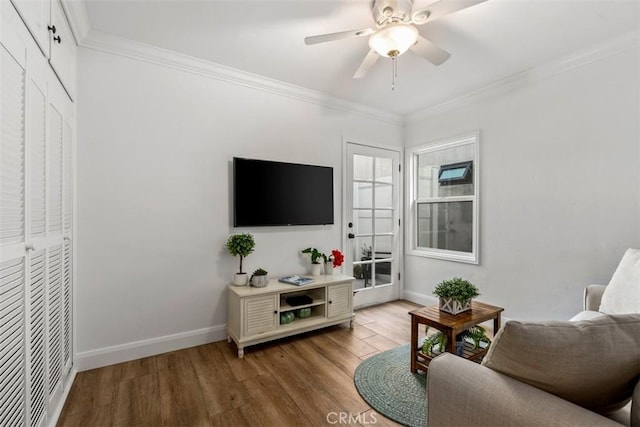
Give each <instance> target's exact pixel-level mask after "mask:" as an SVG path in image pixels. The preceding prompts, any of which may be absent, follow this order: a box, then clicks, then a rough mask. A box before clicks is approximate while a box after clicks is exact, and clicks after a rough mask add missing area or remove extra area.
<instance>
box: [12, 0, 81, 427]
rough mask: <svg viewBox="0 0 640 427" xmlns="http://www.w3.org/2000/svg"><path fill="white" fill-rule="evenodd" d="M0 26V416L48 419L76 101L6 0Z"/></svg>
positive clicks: (62, 353)
mask: <svg viewBox="0 0 640 427" xmlns="http://www.w3.org/2000/svg"><path fill="white" fill-rule="evenodd" d="M0 35H1V37H0V61H1V63H0V120H1V125H0V426H2V427H5V426H14V425H15V426H29V427H42V426H44V425H47V424H49V423H50V422H51V414H52V412H53V410H54V409H55V408H59V404H60V403H61V398H62V390H63V386H62V385H63V384H64V381H65V380H66V378H68V375H67V374H68V373H69V371H70V369H71V363H72V342H71V335H72V333H71V330H72V317H71V300H72V298H71V296H72V283H73V280H72V278H73V275H72V269H73V262H72V261H73V250H72V249H73V247H72V240H71V237H72V229H73V226H72V223H73V217H72V215H71V213H72V209H73V203H72V200H73V199H72V180H73V176H72V175H71V171H72V170H73V169H72V168H71V160H72V156H71V152H72V150H71V145H72V136H73V132H72V130H73V126H72V123H73V122H72V121H70V120H72V119H70V117H72V115H71V114H70V112H71V113H72V112H73V105H72V104H71V102H70V100H69V98H68V97H67V96H66V94H65V92H64V89H63V88H62V86H61V85H60V83H59V82H58V80H57V78H56V76H55V74H54V73H53V71H52V70H51V68H50V67H49V64H48V62H47V59H46V58H45V57H44V56H43V55H42V54H41V52H40V50H39V49H38V47H37V45H36V44H35V41H34V40H33V38H32V37H31V35H30V34H29V32H28V31H27V29H26V28H25V27H24V24H23V23H22V21H21V19H20V17H19V16H18V15H17V13H16V12H15V10H14V9H13V6H12V5H11V2H9V1H0ZM66 168H69V172H68V173H67V172H66V171H67V169H66ZM63 171H64V172H63ZM67 187H68V189H67Z"/></svg>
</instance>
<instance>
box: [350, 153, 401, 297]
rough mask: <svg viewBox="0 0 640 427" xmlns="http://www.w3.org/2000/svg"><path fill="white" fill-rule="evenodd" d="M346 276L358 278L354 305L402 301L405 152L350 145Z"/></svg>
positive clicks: (355, 286) (355, 283)
mask: <svg viewBox="0 0 640 427" xmlns="http://www.w3.org/2000/svg"><path fill="white" fill-rule="evenodd" d="M344 168H345V171H344V176H345V187H346V188H345V201H344V204H343V206H344V213H343V218H344V219H345V231H346V232H345V244H344V248H345V265H346V267H345V272H346V273H347V274H350V275H352V276H354V277H355V278H356V280H355V282H354V290H355V291H356V295H355V296H354V306H356V307H361V306H365V305H371V304H379V303H382V302H386V301H392V300H395V299H397V298H398V296H399V288H400V286H399V280H400V276H399V274H398V273H399V267H400V262H399V251H400V248H401V245H400V230H401V228H400V194H401V193H400V189H401V179H400V178H401V174H400V152H399V151H393V150H388V149H383V148H377V147H370V146H366V145H361V144H356V143H351V142H347V144H346V161H345V165H344Z"/></svg>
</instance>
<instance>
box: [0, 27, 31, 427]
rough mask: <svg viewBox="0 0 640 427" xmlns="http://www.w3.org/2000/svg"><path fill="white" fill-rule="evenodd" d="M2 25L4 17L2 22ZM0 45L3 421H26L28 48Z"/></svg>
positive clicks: (5, 423)
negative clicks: (21, 49)
mask: <svg viewBox="0 0 640 427" xmlns="http://www.w3.org/2000/svg"><path fill="white" fill-rule="evenodd" d="M2 23H3V24H4V19H3V22H2ZM2 36H3V39H2V40H3V43H2V45H0V94H1V96H0V98H1V100H0V120H1V123H2V126H1V127H0V425H1V426H21V425H23V424H24V423H25V417H26V414H25V404H24V402H25V372H24V360H25V336H24V334H25V306H24V289H25V208H26V207H25V113H24V112H25V106H26V102H25V101H26V99H25V94H26V89H25V82H26V71H25V63H26V59H25V58H26V52H25V51H20V49H16V50H12V51H10V50H9V49H11V48H12V47H13V46H12V45H11V44H10V43H12V41H13V40H11V39H10V38H8V37H6V36H5V30H4V28H3V32H2Z"/></svg>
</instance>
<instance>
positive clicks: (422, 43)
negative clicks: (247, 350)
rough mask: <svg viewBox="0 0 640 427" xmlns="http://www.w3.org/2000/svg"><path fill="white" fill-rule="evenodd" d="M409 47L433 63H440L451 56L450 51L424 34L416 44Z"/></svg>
mask: <svg viewBox="0 0 640 427" xmlns="http://www.w3.org/2000/svg"><path fill="white" fill-rule="evenodd" d="M409 49H411V51H412V52H413V53H416V54H418V55H420V56H422V57H423V58H424V59H426V60H427V61H429V62H431V63H432V64H433V65H440V64H442V63H443V62H444V61H446V60H447V59H449V58H450V57H451V54H450V53H449V52H447V51H446V50H444V49H441V48H439V47H438V46H436V45H435V44H433V43H431V42H430V41H429V40H427V39H425V38H424V37H422V36H419V37H418V41H417V42H416V44H414V45H413V46H411V47H410V48H409Z"/></svg>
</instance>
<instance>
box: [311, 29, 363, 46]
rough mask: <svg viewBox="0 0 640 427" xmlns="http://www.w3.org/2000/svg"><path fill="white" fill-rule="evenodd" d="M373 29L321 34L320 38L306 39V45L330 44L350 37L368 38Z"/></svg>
mask: <svg viewBox="0 0 640 427" xmlns="http://www.w3.org/2000/svg"><path fill="white" fill-rule="evenodd" d="M374 31H375V30H374V29H373V28H364V29H362V30H350V31H341V32H339V33H330V34H321V35H318V36H309V37H305V38H304V43H305V44H306V45H310V44H318V43H324V42H330V41H333V40H341V39H346V38H349V37H360V36H368V35H370V34H373V32H374Z"/></svg>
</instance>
